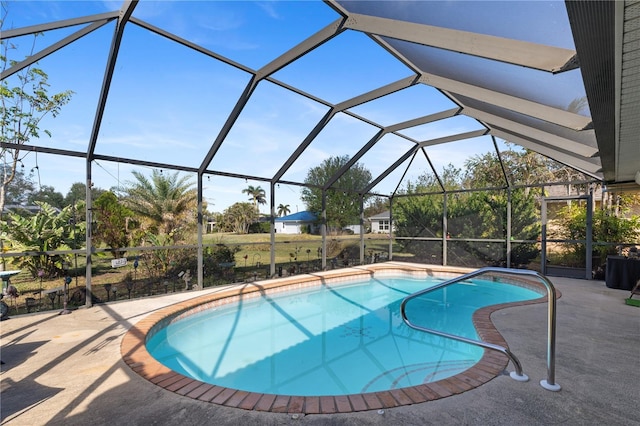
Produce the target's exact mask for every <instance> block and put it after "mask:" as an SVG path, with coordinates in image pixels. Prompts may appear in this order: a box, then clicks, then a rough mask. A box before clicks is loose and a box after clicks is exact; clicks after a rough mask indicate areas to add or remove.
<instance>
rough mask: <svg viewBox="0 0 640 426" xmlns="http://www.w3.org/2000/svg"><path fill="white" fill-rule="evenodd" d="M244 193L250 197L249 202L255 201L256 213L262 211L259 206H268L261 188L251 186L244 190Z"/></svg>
mask: <svg viewBox="0 0 640 426" xmlns="http://www.w3.org/2000/svg"><path fill="white" fill-rule="evenodd" d="M242 193H243V194H247V195H248V196H249V201H253V205H254V206H255V208H256V211H260V208H259V207H258V205H259V204H267V199H266V194H265V191H264V189H262V188H261V187H260V186H255V187H254V186H253V185H249V186H248V187H247V188H245V189H243V190H242Z"/></svg>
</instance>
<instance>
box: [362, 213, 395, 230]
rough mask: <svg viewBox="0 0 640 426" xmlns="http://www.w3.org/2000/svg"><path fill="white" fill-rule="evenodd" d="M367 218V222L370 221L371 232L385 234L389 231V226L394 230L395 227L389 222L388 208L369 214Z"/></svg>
mask: <svg viewBox="0 0 640 426" xmlns="http://www.w3.org/2000/svg"><path fill="white" fill-rule="evenodd" d="M368 220H369V223H371V232H372V233H373V234H379V233H383V234H386V233H388V232H389V229H390V227H391V230H392V231H395V228H394V227H393V225H392V224H391V213H390V212H389V210H387V211H386V212H382V213H378V214H377V215H374V216H371V217H369V218H368Z"/></svg>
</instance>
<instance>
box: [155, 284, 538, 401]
mask: <svg viewBox="0 0 640 426" xmlns="http://www.w3.org/2000/svg"><path fill="white" fill-rule="evenodd" d="M442 281H443V279H439V278H437V277H427V278H424V279H415V278H408V277H384V278H370V279H368V280H366V281H356V282H353V283H336V284H327V285H323V286H319V287H314V288H308V289H299V290H291V291H288V292H281V293H277V294H274V295H269V294H262V295H261V296H260V297H256V298H251V299H248V300H241V301H239V302H238V303H235V304H232V305H226V306H223V307H217V308H211V309H208V310H206V311H202V312H198V313H197V314H194V315H190V316H188V317H186V318H183V319H180V320H178V321H174V322H172V323H171V324H169V325H168V326H166V327H163V328H161V329H160V330H158V332H156V333H155V334H154V335H153V336H152V337H151V338H150V339H149V340H148V341H147V350H148V351H149V353H150V354H151V355H152V356H153V357H154V358H156V359H157V360H158V361H159V362H161V363H162V364H164V365H166V366H167V367H169V368H171V369H172V370H174V371H177V372H179V373H181V374H183V375H185V376H188V377H192V378H194V379H196V380H199V381H202V382H205V383H211V384H214V385H218V386H225V387H229V388H235V389H239V390H244V391H248V392H259V393H271V394H287V395H302V396H319V395H349V394H355V393H366V392H377V391H386V390H391V389H397V388H404V387H408V386H416V385H420V384H423V383H429V382H435V381H438V380H441V379H444V378H446V377H450V376H453V375H455V374H458V373H460V372H462V371H464V370H466V369H468V368H469V367H471V366H472V365H474V364H475V363H476V362H478V361H479V360H480V358H481V357H482V354H483V349H482V348H480V347H478V346H474V345H469V344H466V343H463V342H457V341H454V340H451V339H446V338H443V337H440V336H435V335H430V334H425V333H421V332H417V331H415V330H412V329H410V328H409V327H408V326H407V325H406V324H404V322H403V321H402V319H401V317H400V316H399V312H400V303H401V302H402V299H403V298H404V297H406V296H408V295H409V294H411V293H414V292H416V291H418V290H421V289H423V288H426V287H430V286H432V285H435V284H438V283H440V282H442ZM539 296H540V294H538V293H536V292H534V291H532V290H529V289H526V288H523V287H518V286H513V285H506V284H504V283H496V282H492V281H487V280H475V281H472V282H463V283H458V284H454V285H451V286H449V287H447V288H444V289H439V290H436V291H434V292H433V293H431V294H429V295H428V298H427V297H426V296H425V297H423V298H422V299H417V300H415V302H414V303H412V304H411V305H410V306H409V307H408V313H409V315H410V316H411V317H412V318H413V319H414V321H415V322H417V323H419V324H420V323H421V324H423V325H425V326H430V327H433V328H439V329H441V331H445V332H448V333H452V334H457V335H461V336H464V337H469V338H474V339H477V337H478V336H477V333H476V331H475V328H474V326H473V321H472V315H473V312H475V311H476V310H477V309H479V308H483V307H485V306H491V305H496V304H499V303H505V302H517V301H521V300H530V299H536V298H538V297H539Z"/></svg>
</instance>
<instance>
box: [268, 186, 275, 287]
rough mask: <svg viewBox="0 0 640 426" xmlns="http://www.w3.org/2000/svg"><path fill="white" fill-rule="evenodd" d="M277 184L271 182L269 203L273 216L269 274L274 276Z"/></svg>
mask: <svg viewBox="0 0 640 426" xmlns="http://www.w3.org/2000/svg"><path fill="white" fill-rule="evenodd" d="M275 192H276V185H275V183H273V182H271V197H270V200H269V203H270V204H271V217H270V218H269V232H270V233H271V237H270V238H271V240H270V241H271V250H270V253H269V256H270V257H269V276H271V277H273V276H275V274H276V212H275V204H276V195H275Z"/></svg>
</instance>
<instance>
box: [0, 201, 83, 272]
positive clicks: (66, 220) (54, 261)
mask: <svg viewBox="0 0 640 426" xmlns="http://www.w3.org/2000/svg"><path fill="white" fill-rule="evenodd" d="M36 204H37V205H38V206H40V211H39V212H38V213H36V214H34V215H32V216H30V217H23V216H20V215H18V214H16V213H9V214H8V215H7V220H2V221H0V229H1V230H2V238H3V240H4V241H5V244H8V245H9V246H10V247H11V249H12V250H14V251H21V252H26V251H35V252H46V251H54V250H69V249H72V248H74V247H72V246H73V240H74V239H75V237H76V234H77V233H84V232H85V229H86V226H85V222H79V223H74V221H73V218H74V213H75V211H82V210H84V208H85V206H84V203H78V205H76V206H67V207H65V208H63V209H62V210H57V209H55V208H53V207H52V206H50V205H48V204H46V203H41V202H36ZM63 260H65V259H64V257H63V256H62V255H59V254H53V255H51V254H42V255H36V256H20V257H17V258H15V260H14V262H15V263H16V266H17V267H18V268H20V269H26V270H28V271H29V272H30V273H31V275H32V276H33V277H34V278H35V277H37V276H38V271H39V270H43V271H44V272H45V274H46V275H47V276H54V275H55V274H57V273H58V272H60V271H61V270H62V261H63Z"/></svg>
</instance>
